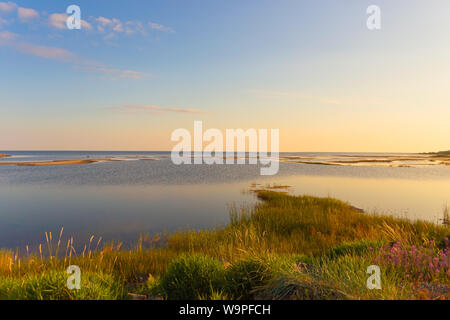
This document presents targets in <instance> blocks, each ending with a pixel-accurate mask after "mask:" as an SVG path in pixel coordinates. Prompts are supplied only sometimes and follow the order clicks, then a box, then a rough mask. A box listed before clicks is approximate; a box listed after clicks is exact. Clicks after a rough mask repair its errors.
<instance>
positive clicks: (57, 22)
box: [48, 13, 92, 30]
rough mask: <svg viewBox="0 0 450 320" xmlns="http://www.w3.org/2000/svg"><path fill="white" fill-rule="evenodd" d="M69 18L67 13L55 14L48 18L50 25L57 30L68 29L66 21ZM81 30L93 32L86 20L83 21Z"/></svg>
mask: <svg viewBox="0 0 450 320" xmlns="http://www.w3.org/2000/svg"><path fill="white" fill-rule="evenodd" d="M68 17H69V16H68V15H67V14H65V13H53V14H51V15H50V16H49V18H48V23H49V25H51V26H52V27H54V28H57V29H61V30H63V29H67V25H66V21H67V18H68ZM81 29H88V30H92V25H91V24H90V23H89V22H87V21H84V20H81Z"/></svg>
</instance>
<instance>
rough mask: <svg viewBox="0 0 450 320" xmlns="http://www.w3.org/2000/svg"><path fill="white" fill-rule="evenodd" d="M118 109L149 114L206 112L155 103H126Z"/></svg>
mask: <svg viewBox="0 0 450 320" xmlns="http://www.w3.org/2000/svg"><path fill="white" fill-rule="evenodd" d="M119 110H120V111H122V112H125V113H137V112H146V113H151V114H162V113H194V114H198V113H207V112H206V111H202V110H198V109H182V108H171V107H161V106H155V105H134V104H126V105H124V106H122V107H121V108H119Z"/></svg>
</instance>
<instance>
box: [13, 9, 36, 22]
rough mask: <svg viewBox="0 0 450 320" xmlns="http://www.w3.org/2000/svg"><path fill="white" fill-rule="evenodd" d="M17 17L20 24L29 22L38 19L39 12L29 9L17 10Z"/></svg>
mask: <svg viewBox="0 0 450 320" xmlns="http://www.w3.org/2000/svg"><path fill="white" fill-rule="evenodd" d="M17 15H18V17H19V20H20V21H21V22H30V21H32V20H34V19H37V18H39V12H37V11H36V10H34V9H31V8H18V9H17Z"/></svg>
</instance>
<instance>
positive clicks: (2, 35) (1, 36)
mask: <svg viewBox="0 0 450 320" xmlns="http://www.w3.org/2000/svg"><path fill="white" fill-rule="evenodd" d="M18 37H19V35H18V34H17V33H13V32H9V31H2V32H0V40H4V41H11V40H15V39H17V38H18ZM0 44H1V43H0Z"/></svg>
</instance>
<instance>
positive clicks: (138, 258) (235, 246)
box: [0, 190, 450, 300]
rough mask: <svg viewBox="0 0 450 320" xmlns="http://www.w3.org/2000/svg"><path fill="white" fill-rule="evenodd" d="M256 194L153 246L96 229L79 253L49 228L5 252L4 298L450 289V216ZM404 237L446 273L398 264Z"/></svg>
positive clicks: (389, 293)
mask: <svg viewBox="0 0 450 320" xmlns="http://www.w3.org/2000/svg"><path fill="white" fill-rule="evenodd" d="M256 194H257V196H258V197H259V198H260V199H261V200H262V201H261V202H260V203H259V204H258V205H256V206H254V207H246V208H236V207H232V208H231V209H230V223H229V224H228V225H226V226H223V227H218V228H215V229H210V230H201V231H188V232H178V233H174V234H172V235H170V236H168V235H157V236H155V237H153V238H148V239H147V242H148V243H150V244H151V248H144V246H143V241H144V240H145V239H144V238H141V239H140V240H139V241H138V244H137V245H136V247H135V248H134V249H132V250H122V249H121V248H120V247H121V245H120V243H119V244H105V245H102V244H101V239H94V238H93V237H92V238H91V239H90V241H89V243H88V244H86V247H85V248H84V250H83V251H82V253H81V254H75V251H74V249H73V240H69V241H68V242H67V243H65V244H62V243H61V234H60V235H59V236H58V237H57V239H54V238H53V237H52V235H51V234H47V239H48V241H47V245H46V246H45V247H46V248H45V249H44V247H43V246H41V247H40V248H41V249H40V250H39V251H38V252H37V253H34V254H32V253H29V252H27V254H26V255H25V256H19V255H18V254H17V253H14V252H11V251H0V299H126V298H129V297H128V296H127V293H129V292H132V293H135V294H139V295H143V296H145V297H148V298H150V299H161V298H162V299H217V300H220V299H241V298H245V299H448V298H449V296H448V292H449V290H448V289H449V286H450V271H449V268H448V262H449V261H448V259H449V257H448V255H447V254H446V253H445V252H446V251H445V250H448V249H449V248H447V247H445V246H448V240H445V238H446V237H448V236H449V235H450V227H449V226H448V225H437V224H433V223H429V222H424V221H414V222H412V221H409V220H407V219H399V218H394V217H391V216H384V215H369V214H365V213H362V212H361V211H359V210H357V209H355V208H353V207H351V206H350V205H349V204H347V203H345V202H342V201H339V200H336V199H332V198H316V197H309V196H292V195H288V194H286V193H283V192H275V191H270V190H258V191H256ZM61 232H62V231H61ZM399 240H401V243H402V244H403V245H404V247H403V249H405V250H406V248H409V247H410V246H417V247H420V246H423V247H427V248H429V250H428V249H427V251H426V253H424V254H425V255H427V256H426V258H425V259H431V260H432V261H434V260H433V259H435V258H436V257H441V258H440V259H441V260H440V261H441V262H440V263H441V265H440V269H439V270H440V272H441V274H440V276H439V277H432V278H430V279H428V278H427V279H425V278H420V277H418V276H417V277H416V275H415V274H414V272H416V271H415V270H422V269H421V267H420V266H419V267H418V268H406V267H405V265H402V264H401V263H400V264H393V263H390V260H389V259H390V258H389V252H390V251H389V250H390V248H392V246H393V244H394V243H396V242H397V241H399ZM443 246H444V247H443ZM43 251H44V253H43ZM386 254H387V256H386ZM442 254H445V256H442ZM392 257H393V258H395V257H396V256H395V255H394V256H392ZM377 259H378V260H377ZM396 259H397V258H396ZM400 260H401V259H400ZM410 260H411V259H410ZM410 260H408V259H405V260H404V261H410ZM396 261H397V260H396ZM401 261H403V260H401ZM377 263H378V264H379V265H380V268H381V273H382V274H381V279H382V289H381V290H369V289H367V287H366V280H367V278H368V277H369V275H368V274H366V270H367V267H368V266H369V265H373V264H377ZM69 265H78V266H79V267H80V269H81V271H82V289H81V290H78V291H70V290H68V289H66V287H65V284H66V280H67V277H68V275H67V274H65V270H66V268H67V266H69Z"/></svg>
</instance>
